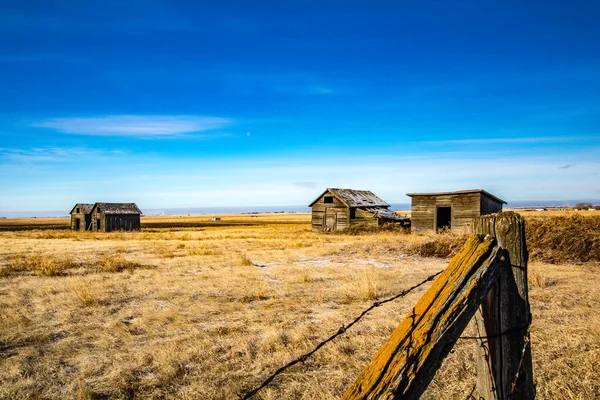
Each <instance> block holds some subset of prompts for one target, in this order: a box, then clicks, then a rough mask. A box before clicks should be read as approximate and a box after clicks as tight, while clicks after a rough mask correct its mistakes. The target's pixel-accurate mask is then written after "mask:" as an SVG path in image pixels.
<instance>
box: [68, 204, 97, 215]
mask: <svg viewBox="0 0 600 400" xmlns="http://www.w3.org/2000/svg"><path fill="white" fill-rule="evenodd" d="M77 207H80V208H81V211H83V213H84V214H90V213H91V212H92V208H94V205H93V204H88V203H77V204H75V207H73V208H72V209H71V212H70V213H69V214H73V211H75V209H76V208H77Z"/></svg>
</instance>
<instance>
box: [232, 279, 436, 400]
mask: <svg viewBox="0 0 600 400" xmlns="http://www.w3.org/2000/svg"><path fill="white" fill-rule="evenodd" d="M442 272H444V271H443V270H442V271H439V272H436V273H435V274H433V275H430V276H428V277H427V278H425V280H423V281H421V282H419V283H417V284H416V285H414V286H411V287H410V288H408V289H405V290H403V291H401V292H400V293H398V294H397V295H395V296H392V297H388V298H387V299H384V300H380V301H376V302H374V303H373V304H371V306H369V307H368V308H366V309H365V310H364V311H363V312H361V313H360V314H359V315H358V317H356V318H354V320H352V321H351V322H350V323H349V324H347V325H342V326H341V327H340V328H339V329H338V330H337V332H336V333H334V334H333V335H331V336H329V337H328V338H327V339H325V340H323V341H322V342H320V343H319V344H317V345H316V346H315V348H314V349H312V350H311V351H309V352H308V353H305V354H302V355H301V356H299V357H298V358H296V359H294V360H292V361H290V362H289V363H287V364H286V365H284V366H283V367H280V368H279V369H277V370H276V371H275V372H273V373H272V374H271V375H269V376H268V377H267V378H266V379H265V380H263V382H262V383H261V384H260V385H259V386H258V387H256V388H255V389H252V390H250V391H249V392H247V393H246V394H245V395H239V396H238V398H239V399H241V400H247V399H250V398H251V397H253V396H254V395H255V394H256V393H258V391H259V390H261V389H263V388H264V387H265V386H267V385H268V384H269V383H271V381H272V380H273V379H275V377H277V375H279V374H281V373H282V372H284V371H285V370H286V369H288V368H290V367H292V366H294V365H296V364H298V363H299V362H302V363H304V361H306V359H307V358H308V357H310V356H312V355H313V354H314V353H316V352H317V351H318V350H319V349H320V348H321V347H323V346H325V345H326V344H327V343H329V342H331V341H332V340H334V339H335V338H337V337H338V336H340V335H342V334H344V332H346V331H347V330H348V329H350V327H352V325H354V324H356V323H357V322H358V321H360V320H361V319H362V318H363V317H364V316H365V315H367V314H368V313H369V312H370V311H371V310H373V309H374V308H376V307H379V306H380V305H382V304H385V303H389V302H390V301H394V300H396V299H399V298H400V297H404V296H406V295H407V294H409V293H410V292H412V291H413V290H415V289H417V288H419V287H421V286H423V285H424V284H426V283H427V282H430V281H432V280H433V279H434V278H435V277H437V276H438V275H439V274H441V273H442Z"/></svg>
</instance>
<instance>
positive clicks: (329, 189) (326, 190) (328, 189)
mask: <svg viewBox="0 0 600 400" xmlns="http://www.w3.org/2000/svg"><path fill="white" fill-rule="evenodd" d="M335 189H339V188H327V189H325V191H324V192H323V193H321V194H320V195H319V197H317V198H316V199H314V200H313V202H312V203H310V204H309V205H308V206H309V207H312V206H313V205H314V204H315V203H316V202H317V201H319V199H320V198H321V197H323V196H324V195H325V193H327V192H329V193H331V194H332V195H333V196H334V197H335V198H336V199H338V200H339V201H341V202H342V203H344V204H345V205H346V206H347V207H350V206H349V205H348V203H346V202H345V201H344V199H342V198H340V197H339V196H338V195H336V194H335V192H332V191H331V190H335Z"/></svg>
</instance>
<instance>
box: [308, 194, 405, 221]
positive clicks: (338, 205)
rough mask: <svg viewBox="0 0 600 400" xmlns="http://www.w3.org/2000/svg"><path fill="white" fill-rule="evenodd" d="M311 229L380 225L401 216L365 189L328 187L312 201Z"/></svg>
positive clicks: (398, 219) (400, 219)
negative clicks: (359, 224) (362, 224)
mask: <svg viewBox="0 0 600 400" xmlns="http://www.w3.org/2000/svg"><path fill="white" fill-rule="evenodd" d="M308 206H309V207H311V208H312V229H313V230H314V231H336V230H343V229H347V228H348V227H349V226H350V225H354V224H357V223H365V224H373V225H380V224H382V223H383V222H385V221H397V222H401V221H402V220H403V219H402V218H400V217H398V216H397V215H396V213H395V212H394V211H392V210H389V207H390V205H389V204H388V203H386V202H385V201H383V200H382V199H380V198H379V197H377V196H375V195H374V194H373V193H372V192H371V191H369V190H353V189H334V188H328V189H327V190H325V191H324V192H323V193H321V195H320V196H319V197H317V198H316V199H315V200H314V201H313V202H312V203H310V204H309V205H308Z"/></svg>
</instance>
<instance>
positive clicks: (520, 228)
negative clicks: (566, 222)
mask: <svg viewBox="0 0 600 400" xmlns="http://www.w3.org/2000/svg"><path fill="white" fill-rule="evenodd" d="M473 229H474V232H476V233H479V234H489V235H491V236H494V237H495V238H496V240H497V241H498V244H499V245H500V246H502V247H503V248H505V249H506V250H507V252H508V256H507V257H508V264H507V267H506V268H505V269H503V270H502V271H501V273H500V276H499V278H498V280H497V282H496V284H495V285H494V286H493V287H492V289H491V290H490V293H489V294H488V295H487V296H486V298H485V299H484V301H483V303H482V304H481V307H480V309H479V310H478V311H477V313H476V316H475V321H476V327H477V329H478V331H479V332H478V335H479V336H483V337H490V336H491V338H488V339H480V340H478V343H477V347H476V349H477V350H476V351H477V355H476V358H477V389H476V390H477V393H478V396H479V397H481V398H483V399H485V400H492V399H507V398H512V399H513V400H525V399H533V398H534V397H535V387H534V385H533V368H532V362H531V347H530V346H528V347H527V350H526V353H525V356H524V359H523V366H522V372H521V374H520V379H519V381H518V384H517V386H516V387H515V390H514V392H512V397H511V385H512V383H513V381H514V378H515V375H516V373H517V369H518V367H519V363H520V361H521V353H522V350H523V345H524V340H525V337H526V336H527V339H529V334H528V333H527V329H526V327H527V325H528V324H529V322H530V319H531V313H530V308H529V296H528V287H527V261H528V253H527V244H526V240H525V220H524V219H523V217H522V216H521V215H519V214H517V213H514V212H502V213H498V214H492V215H486V216H482V217H479V218H477V219H476V220H474V222H473Z"/></svg>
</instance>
